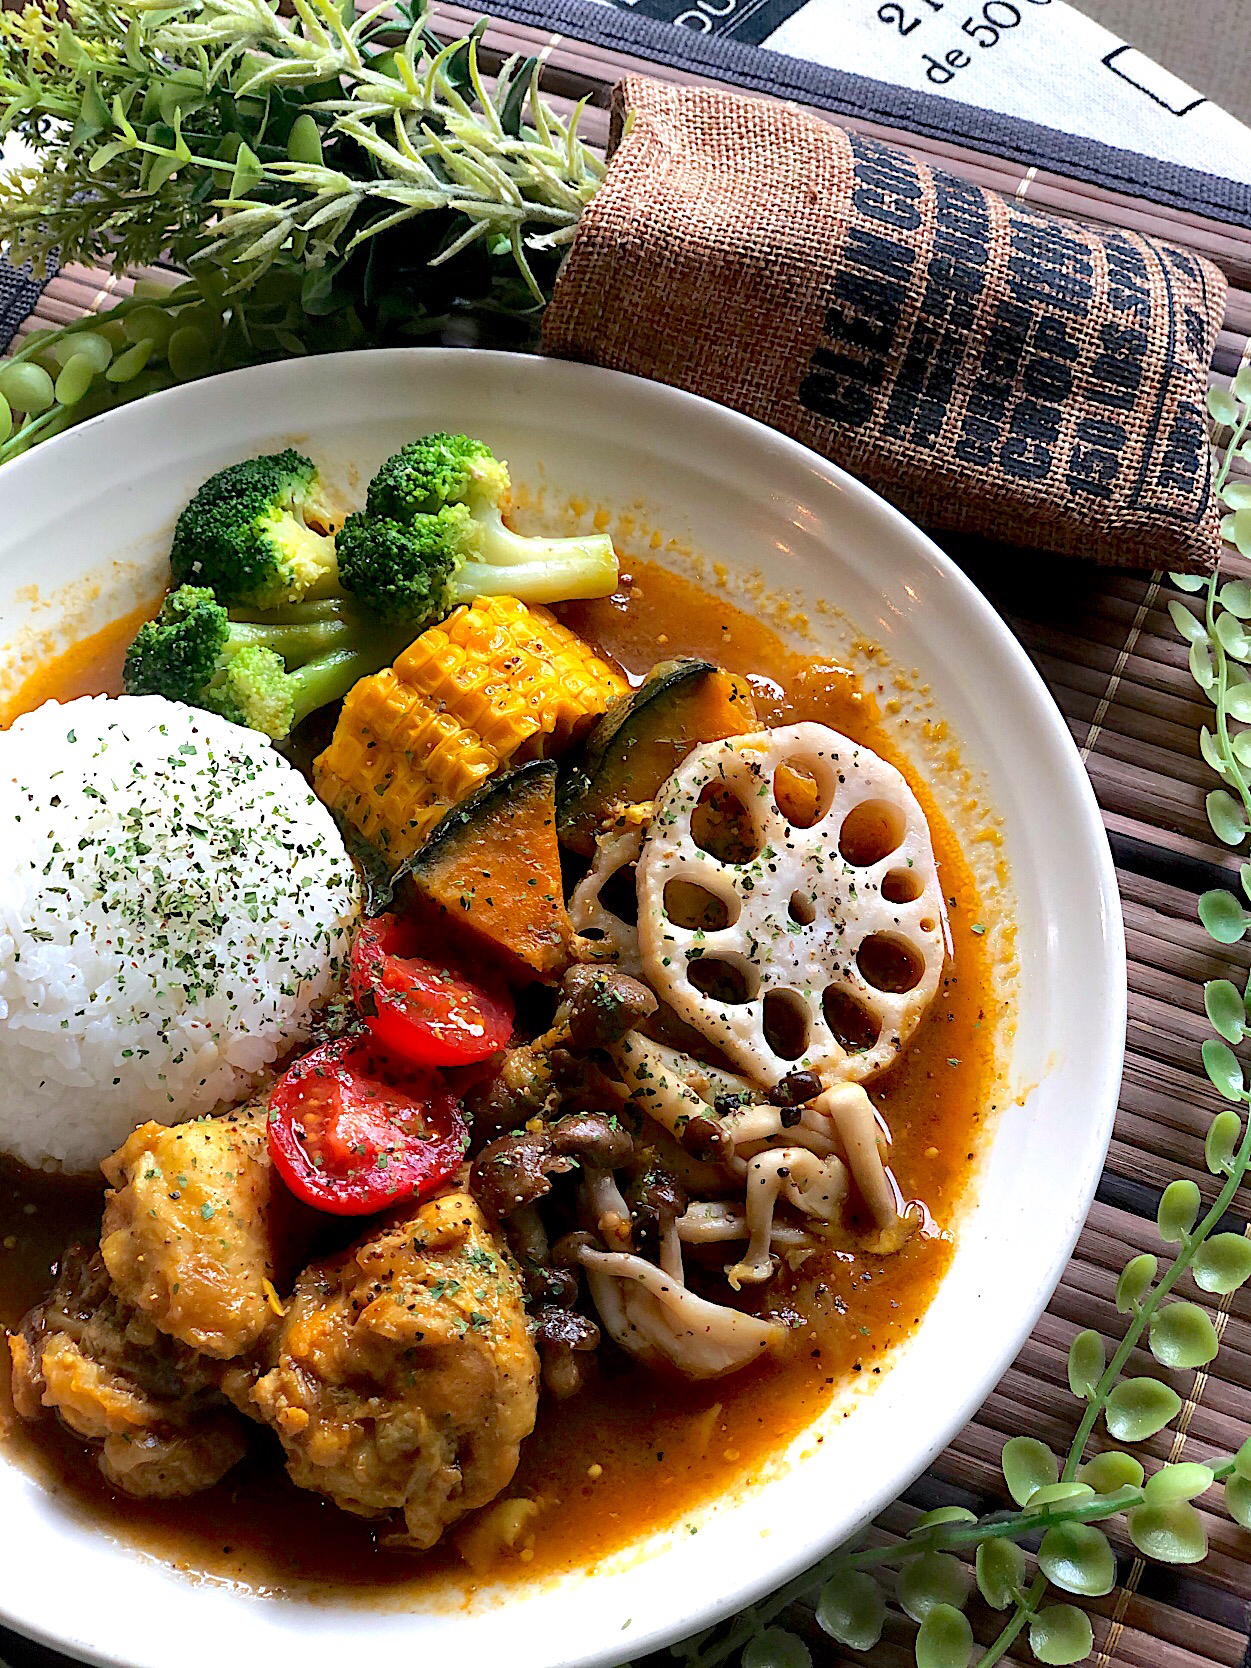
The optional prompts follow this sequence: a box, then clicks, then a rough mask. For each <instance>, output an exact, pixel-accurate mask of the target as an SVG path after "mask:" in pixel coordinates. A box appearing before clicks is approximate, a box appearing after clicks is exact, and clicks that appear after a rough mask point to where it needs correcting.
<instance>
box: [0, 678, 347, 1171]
mask: <svg viewBox="0 0 1251 1668" xmlns="http://www.w3.org/2000/svg"><path fill="white" fill-rule="evenodd" d="M0 830H3V833H2V834H0V1151H5V1152H8V1153H11V1154H13V1155H14V1156H15V1157H17V1158H19V1159H21V1160H23V1161H24V1162H25V1163H26V1164H29V1165H35V1166H40V1167H42V1168H45V1169H62V1170H66V1171H85V1170H90V1169H92V1168H94V1167H95V1166H96V1165H97V1164H99V1162H100V1160H101V1159H102V1158H105V1157H106V1156H107V1155H108V1154H109V1153H111V1152H112V1151H113V1150H114V1148H116V1147H118V1146H120V1144H121V1143H122V1141H124V1140H125V1139H126V1137H127V1136H128V1135H129V1134H130V1133H131V1131H132V1130H134V1129H136V1128H137V1127H138V1126H139V1125H140V1124H141V1123H143V1122H145V1121H146V1120H147V1119H150V1118H152V1119H156V1120H158V1121H159V1122H161V1123H167V1124H169V1123H180V1122H182V1121H183V1120H184V1119H186V1118H190V1117H195V1116H197V1115H198V1114H201V1113H205V1112H209V1111H211V1110H212V1109H213V1108H214V1107H216V1106H218V1105H220V1104H223V1103H234V1102H237V1101H240V1100H242V1099H243V1098H244V1097H245V1096H246V1095H247V1094H248V1093H249V1092H250V1091H251V1090H252V1089H253V1088H254V1087H255V1086H256V1084H257V1082H258V1080H259V1079H260V1078H261V1077H262V1076H263V1074H264V1072H265V1069H266V1068H267V1067H268V1066H269V1065H271V1064H272V1062H273V1061H274V1060H276V1059H277V1058H278V1057H279V1055H281V1054H283V1053H285V1052H286V1051H287V1050H288V1049H289V1048H290V1047H291V1046H292V1045H293V1044H296V1043H298V1042H300V1041H301V1040H302V1039H303V1038H304V1037H306V1036H307V1034H308V1030H309V1023H310V1019H311V1016H312V1013H313V1010H314V1009H315V1008H316V1007H317V1006H318V1005H319V1004H320V1003H322V1002H324V1001H325V1000H326V998H327V997H329V996H330V995H331V994H333V992H334V991H335V990H336V989H337V988H338V987H339V986H340V984H341V983H342V978H343V973H344V968H345V965H346V958H347V953H348V946H349V941H350V936H351V932H352V928H353V926H354V925H355V923H356V919H357V916H358V914H359V908H360V896H359V885H358V881H357V877H356V874H355V871H354V869H353V867H352V862H351V859H350V858H349V857H348V854H347V851H346V850H345V848H344V845H343V842H342V840H341V839H340V837H339V834H338V831H337V829H336V828H335V826H334V823H333V821H332V819H331V817H330V814H329V812H328V811H327V810H326V809H325V807H324V806H323V805H322V804H321V803H320V802H319V801H318V800H317V799H316V798H315V797H314V795H313V793H312V792H311V790H310V789H309V787H308V785H307V783H306V782H305V781H304V779H303V777H302V776H301V775H300V774H299V772H298V771H297V770H295V769H293V768H292V766H291V765H289V764H288V763H287V762H286V760H285V759H283V758H282V757H281V755H280V754H278V753H277V752H275V751H274V749H273V747H272V746H271V745H270V743H269V741H268V740H267V739H266V738H265V737H264V736H262V735H260V734H258V733H257V732H256V731H253V730H245V729H241V728H240V727H239V726H238V725H237V724H230V723H228V722H227V721H226V720H225V719H223V718H218V717H215V716H214V715H213V714H211V713H206V712H201V711H199V710H197V709H195V708H192V707H184V706H181V705H179V704H177V703H176V702H173V701H166V700H164V699H163V698H162V697H160V696H148V695H144V696H122V697H120V698H119V699H116V700H114V699H110V698H108V697H106V696H103V695H99V696H87V697H85V698H83V699H82V700H77V701H69V702H66V703H64V704H62V703H59V702H56V701H49V702H48V703H47V704H46V705H45V706H42V707H40V708H39V709H38V711H36V712H33V713H29V714H28V715H27V716H25V717H23V718H19V719H18V720H17V722H16V723H15V724H14V725H13V726H12V728H10V729H9V730H7V731H3V732H0Z"/></svg>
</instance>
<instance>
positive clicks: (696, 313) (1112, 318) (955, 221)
mask: <svg viewBox="0 0 1251 1668" xmlns="http://www.w3.org/2000/svg"><path fill="white" fill-rule="evenodd" d="M613 135H614V146H615V148H614V151H613V155H612V161H611V164H610V166H609V169H608V173H607V176H606V178H605V180H604V182H603V184H602V185H601V187H600V189H599V191H598V192H597V194H596V196H595V198H594V199H593V201H592V203H591V205H590V207H589V208H588V209H587V211H586V214H585V216H584V218H583V220H582V222H581V224H580V225H579V227H578V231H577V234H576V236H575V238H574V241H573V245H572V248H571V249H570V252H569V257H568V260H567V262H566V264H565V266H564V268H563V270H562V272H561V274H560V277H559V279H558V280H557V284H556V291H555V295H554V297H553V300H552V302H551V305H550V306H549V308H548V310H547V315H546V319H545V321H544V330H543V346H544V350H545V351H546V352H547V353H551V354H557V355H561V356H564V357H567V358H574V359H586V360H592V361H594V362H595V363H596V364H599V365H608V366H612V367H614V368H615V369H617V370H622V371H632V372H634V373H635V374H637V375H639V376H646V377H652V378H654V379H655V380H657V381H660V382H667V383H672V384H674V385H676V386H677V387H680V388H686V389H689V390H691V391H692V392H693V393H696V394H703V395H706V396H707V397H708V398H709V399H713V400H718V401H720V402H721V403H722V404H724V405H728V406H733V407H735V408H736V409H737V410H739V411H743V412H747V413H748V414H749V415H751V416H752V417H758V418H760V419H761V420H762V421H763V422H765V423H769V424H771V425H772V426H773V427H774V428H776V429H781V430H782V431H783V432H784V433H786V434H790V435H794V436H795V438H796V439H798V440H802V441H804V442H805V443H806V444H807V445H809V446H812V447H814V448H815V449H816V450H817V451H818V452H822V453H824V455H825V456H826V457H829V458H832V459H833V460H834V461H835V462H837V463H840V464H842V465H843V466H844V467H845V468H847V469H849V470H851V471H852V472H853V473H854V474H856V475H858V476H859V477H860V478H861V479H862V480H864V481H867V482H868V483H869V485H870V486H873V487H875V488H876V489H877V490H878V491H879V492H881V493H882V494H883V496H884V497H886V498H889V499H890V500H891V501H892V502H893V503H895V504H898V505H899V507H900V508H901V509H902V510H904V511H906V513H907V514H908V515H910V516H913V517H914V518H915V519H916V520H917V521H919V522H921V523H922V524H923V525H925V526H928V527H933V528H943V529H950V530H954V531H960V532H969V533H979V534H986V535H989V536H991V537H993V538H996V539H1002V540H1007V541H1009V542H1011V543H1014V544H1021V545H1029V546H1034V547H1038V548H1045V549H1049V550H1054V551H1060V552H1063V553H1066V554H1070V555H1075V556H1089V557H1094V558H1096V559H1097V560H1099V561H1103V562H1110V563H1117V564H1120V565H1123V566H1127V567H1167V568H1176V569H1192V570H1202V569H1205V568H1210V567H1211V565H1212V564H1213V562H1214V561H1215V559H1216V556H1217V552H1218V550H1219V533H1218V519H1219V518H1218V511H1217V506H1216V504H1215V502H1214V499H1213V494H1212V482H1211V464H1210V454H1209V448H1208V443H1207V428H1206V417H1205V410H1204V397H1205V392H1206V387H1207V369H1208V365H1209V362H1210V360H1211V355H1212V349H1213V345H1214V343H1215V340H1216V333H1217V330H1218V329H1219V327H1220V323H1221V320H1222V318H1223V315H1224V299H1225V279H1224V277H1223V275H1222V274H1221V273H1220V272H1219V271H1218V270H1217V268H1216V267H1214V266H1212V265H1211V264H1210V263H1209V262H1207V261H1205V260H1203V259H1201V258H1200V257H1198V256H1195V255H1192V254H1189V253H1187V252H1186V251H1185V250H1181V249H1177V248H1173V247H1171V246H1170V245H1168V244H1166V243H1160V242H1157V241H1156V240H1155V239H1153V238H1149V237H1140V236H1138V235H1137V234H1136V233H1134V232H1126V231H1107V230H1099V229H1096V228H1094V227H1091V226H1087V225H1083V224H1079V223H1075V222H1072V221H1068V220H1061V219H1058V218H1057V217H1055V216H1054V215H1049V214H1044V213H1040V212H1038V211H1036V210H1034V209H1032V208H1030V207H1029V206H1028V205H1026V204H1023V203H1019V202H1012V201H1008V200H1006V199H1005V198H1003V197H1000V196H998V195H996V194H995V193H994V192H991V191H983V190H981V189H980V188H979V187H978V186H975V185H970V184H968V183H967V182H966V181H964V180H960V179H956V178H955V177H953V176H952V175H950V174H945V173H943V172H941V171H940V170H938V169H934V168H930V167H928V166H927V165H926V164H925V163H923V162H921V161H919V160H918V159H917V158H916V157H914V156H911V155H909V154H908V153H907V152H906V151H902V150H899V149H897V148H895V147H894V146H890V145H885V144H881V143H879V142H878V141H877V140H874V139H867V138H864V137H863V136H861V135H859V134H854V133H848V132H846V131H844V130H843V129H841V128H838V127H833V126H831V125H829V124H828V123H825V122H822V121H818V120H816V119H815V118H813V117H810V116H807V115H805V114H803V113H802V112H801V111H798V110H794V109H790V108H788V107H786V106H784V105H779V104H775V103H770V102H766V101H762V100H756V99H751V98H746V97H741V96H739V95H736V94H730V93H724V92H720V91H716V90H713V89H705V88H681V87H669V86H664V85H661V84H660V83H658V82H655V81H651V80H648V79H646V78H644V77H637V76H632V77H630V78H628V79H627V80H625V81H623V82H622V83H621V85H620V86H619V87H618V88H617V90H616V94H615V98H614V115H613Z"/></svg>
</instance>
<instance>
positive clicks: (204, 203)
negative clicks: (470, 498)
mask: <svg viewBox="0 0 1251 1668" xmlns="http://www.w3.org/2000/svg"><path fill="white" fill-rule="evenodd" d="M384 9H385V10H386V11H387V16H385V17H384V16H383V15H382V12H383V10H384ZM485 26H486V25H485V21H484V22H483V23H482V24H480V25H479V26H478V27H477V28H476V29H475V30H474V31H473V32H472V33H471V34H470V35H469V36H468V37H467V38H466V39H463V40H457V41H453V42H451V43H449V44H447V45H444V44H443V43H442V42H440V41H439V40H438V39H437V38H436V37H435V36H434V35H433V34H432V33H431V31H430V30H429V29H428V28H427V26H426V23H425V20H424V15H423V12H422V10H421V7H420V5H419V4H418V5H408V6H402V7H401V8H400V12H399V23H398V25H397V22H396V14H395V13H394V11H392V10H391V9H390V8H375V9H374V10H372V11H369V12H365V13H363V14H361V15H360V16H357V14H356V13H355V10H354V9H353V7H352V5H351V0H345V3H344V5H343V7H342V9H340V7H339V6H338V5H337V4H336V3H335V0H296V4H295V7H294V11H293V13H292V15H291V16H280V15H279V14H278V13H277V11H276V10H274V9H271V7H270V6H269V5H268V4H267V3H266V0H181V3H180V4H174V5H172V6H164V5H162V6H157V5H154V4H151V3H149V0H68V6H67V8H66V13H65V16H64V17H61V15H60V14H59V12H58V7H57V0H30V3H28V4H27V5H26V6H25V7H24V8H23V9H22V10H21V11H0V135H7V134H11V133H13V134H17V135H19V136H20V137H21V138H23V139H24V140H26V142H27V143H28V144H29V145H30V146H31V147H32V148H33V151H34V161H33V162H32V163H30V164H28V165H26V166H24V167H20V168H18V169H15V170H13V171H12V172H11V173H10V174H8V175H7V176H6V177H5V178H4V179H2V180H0V243H3V245H4V246H5V248H6V251H7V252H8V254H9V256H10V258H11V259H12V260H14V261H15V262H19V263H20V262H22V261H30V262H31V263H33V265H34V266H35V267H36V269H38V267H39V266H40V264H41V263H43V262H44V261H46V260H47V259H49V258H50V257H51V256H52V255H53V254H55V255H57V256H58V257H59V258H60V259H61V260H78V261H85V262H88V263H91V264H97V265H105V266H112V267H113V269H114V270H116V271H119V272H121V271H124V270H126V269H128V268H133V267H142V266H155V265H158V264H165V265H169V266H172V267H173V268H176V269H178V270H179V271H180V273H181V274H185V279H184V281H182V282H180V283H176V284H175V283H172V282H171V286H170V287H167V288H166V289H164V290H163V291H158V292H157V293H149V294H147V295H146V296H144V297H143V298H142V300H143V302H144V303H145V305H142V306H140V305H135V306H131V305H130V304H124V305H123V306H122V307H119V308H114V309H113V310H112V311H110V312H109V313H107V314H105V315H104V316H103V319H102V320H100V321H97V320H80V321H75V323H74V324H72V325H68V326H66V327H64V328H62V329H60V330H54V331H48V332H43V333H41V334H40V335H39V336H38V337H37V338H34V339H28V340H27V342H26V343H25V344H24V345H23V347H22V349H21V351H20V352H19V353H17V354H15V355H14V356H13V357H12V358H11V359H10V360H9V361H6V362H3V363H0V400H2V401H3V404H0V462H3V461H4V460H5V459H6V458H8V457H11V456H13V455H15V453H17V452H20V451H24V450H26V449H27V448H28V447H29V446H31V445H33V444H35V443H36V442H38V441H39V440H42V439H44V438H46V437H47V436H49V435H52V434H55V433H58V432H60V430H62V429H64V428H65V427H67V426H68V425H69V424H70V423H72V422H76V421H78V420H79V419H80V418H81V417H83V416H86V415H90V414H93V413H95V412H97V411H100V410H105V409H107V408H108V407H109V406H110V405H113V404H116V403H118V402H119V401H121V400H123V399H131V398H134V397H136V396H137V395H139V394H143V393H147V392H151V391H153V390H155V389H158V388H161V387H166V386H169V385H170V384H172V383H174V382H177V381H186V380H189V379H191V378H193V377H197V376H201V375H205V374H207V373H208V372H211V371H219V370H229V369H233V368H235V367H236V366H239V365H245V364H254V363H258V362H262V361H265V360H267V359H273V358H280V357H284V356H290V355H297V354H304V353H320V352H333V351H336V350H340V349H344V348H351V347H359V346H364V345H371V346H380V347H381V346H388V345H394V344H397V343H405V342H413V341H419V340H422V339H424V338H425V337H428V336H430V335H432V334H433V333H435V332H438V331H441V330H444V329H445V328H446V327H447V326H448V324H449V322H450V321H452V320H453V319H455V318H456V317H458V316H465V317H468V318H470V319H472V320H476V321H477V322H478V327H479V328H480V329H490V330H494V332H495V333H496V335H497V336H498V337H499V338H500V339H502V340H504V341H507V342H509V343H510V344H511V345H524V344H527V343H529V342H530V341H531V340H532V339H533V335H534V332H535V330H536V321H537V318H538V315H539V312H540V310H541V308H542V306H543V304H544V303H545V302H546V300H547V298H548V296H549V295H550V293H551V289H552V285H553V283H554V281H555V275H556V270H557V266H558V264H559V260H560V255H561V249H562V245H563V244H564V243H565V242H567V241H568V240H569V239H570V238H571V237H572V235H573V231H574V228H575V226H576V224H577V222H578V219H579V218H580V216H581V214H582V211H583V209H584V208H585V206H586V204H587V203H588V202H589V201H590V199H591V197H592V196H593V194H594V192H595V189H596V187H597V186H598V184H599V181H600V179H601V177H602V175H603V171H604V164H603V162H602V161H601V160H600V158H599V157H598V156H597V155H595V153H594V152H593V151H591V150H590V149H589V148H588V147H587V146H586V145H585V144H584V143H583V142H582V140H581V139H580V138H579V137H578V123H579V118H580V116H581V113H582V106H581V105H578V106H577V107H576V108H575V109H574V111H573V112H572V113H571V115H570V116H569V117H568V118H565V117H562V116H561V115H559V114H558V113H557V112H556V111H555V110H554V109H552V108H551V107H550V106H548V105H547V104H546V103H545V102H544V100H543V99H542V98H541V97H540V95H539V79H538V77H539V72H538V65H537V63H536V61H535V60H534V59H530V58H527V59H521V58H510V59H508V60H507V61H506V62H505V63H504V64H503V65H502V66H501V67H500V69H499V71H498V73H497V75H496V77H495V79H494V81H493V82H490V83H489V82H488V80H487V79H486V78H485V76H484V73H483V69H482V65H481V62H480V56H479V42H480V39H481V34H482V31H483V29H484V28H485ZM484 321H485V323H484ZM492 321H493V322H492Z"/></svg>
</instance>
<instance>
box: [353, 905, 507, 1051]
mask: <svg viewBox="0 0 1251 1668" xmlns="http://www.w3.org/2000/svg"><path fill="white" fill-rule="evenodd" d="M417 937H418V934H417V932H416V931H415V930H414V928H413V927H411V926H410V925H409V923H408V922H406V921H404V920H402V919H400V918H399V917H397V916H394V915H378V916H376V917H375V918H374V919H373V920H372V921H366V922H365V923H364V925H363V926H362V927H361V928H360V930H359V931H358V933H357V935H356V940H355V942H354V943H353V945H352V974H351V985H352V995H353V997H354V999H355V1001H356V1006H357V1008H358V1009H359V1010H360V1014H361V1017H362V1019H363V1020H364V1021H365V1023H366V1025H368V1027H369V1029H370V1030H371V1031H372V1032H373V1034H374V1036H375V1037H376V1038H377V1039H378V1041H379V1043H381V1045H382V1046H383V1047H384V1048H386V1049H389V1050H390V1051H391V1052H392V1053H394V1054H398V1055H401V1056H402V1057H403V1058H404V1059H405V1060H411V1061H413V1062H414V1064H416V1065H419V1066H466V1065H470V1064H472V1062H473V1061H475V1060H485V1059H486V1057H487V1056H488V1055H489V1054H494V1053H495V1052H496V1051H497V1050H498V1049H501V1048H503V1047H504V1045H505V1043H507V1041H508V1038H509V1035H510V1034H511V1032H512V1028H513V1005H512V1002H511V1000H510V999H509V996H508V994H507V992H506V991H504V990H503V989H502V988H498V987H497V988H492V987H490V986H488V985H486V984H482V983H478V982H476V981H473V980H470V979H467V978H465V976H464V975H463V974H461V973H458V972H455V971H454V970H453V969H451V968H449V967H441V966H440V965H439V964H438V963H437V962H433V961H425V960H423V959H422V958H421V957H420V956H417V955H415V954H414V953H413V952H414V951H415V950H416V948H417V942H416V940H417Z"/></svg>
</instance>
